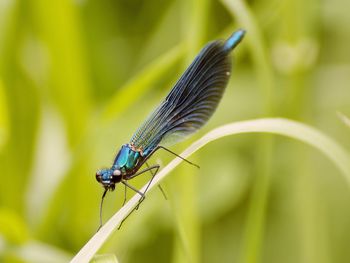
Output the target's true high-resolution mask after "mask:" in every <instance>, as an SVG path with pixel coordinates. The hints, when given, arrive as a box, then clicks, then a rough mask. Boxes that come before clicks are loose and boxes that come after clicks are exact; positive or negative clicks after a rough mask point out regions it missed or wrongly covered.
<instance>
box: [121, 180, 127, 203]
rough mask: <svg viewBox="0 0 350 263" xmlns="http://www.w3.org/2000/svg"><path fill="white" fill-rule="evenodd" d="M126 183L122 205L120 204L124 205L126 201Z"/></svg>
mask: <svg viewBox="0 0 350 263" xmlns="http://www.w3.org/2000/svg"><path fill="white" fill-rule="evenodd" d="M126 189H127V188H126V185H125V184H124V201H123V205H122V206H124V205H125V203H126Z"/></svg>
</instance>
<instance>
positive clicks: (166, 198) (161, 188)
mask: <svg viewBox="0 0 350 263" xmlns="http://www.w3.org/2000/svg"><path fill="white" fill-rule="evenodd" d="M145 164H146V166H147V167H150V166H149V165H148V163H147V162H145ZM150 173H151V175H152V178H153V177H154V176H155V175H156V174H154V175H153V172H152V170H150ZM158 188H159V190H160V191H161V192H162V194H163V196H164V199H165V200H168V197H167V196H166V194H165V192H164V190H163V187H162V186H161V185H160V184H158Z"/></svg>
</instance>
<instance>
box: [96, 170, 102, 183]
mask: <svg viewBox="0 0 350 263" xmlns="http://www.w3.org/2000/svg"><path fill="white" fill-rule="evenodd" d="M101 176H102V173H101V171H97V172H96V180H97V181H98V182H100V181H101Z"/></svg>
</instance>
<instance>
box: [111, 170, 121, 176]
mask: <svg viewBox="0 0 350 263" xmlns="http://www.w3.org/2000/svg"><path fill="white" fill-rule="evenodd" d="M121 174H122V172H121V171H120V170H114V171H113V175H114V176H119V175H121Z"/></svg>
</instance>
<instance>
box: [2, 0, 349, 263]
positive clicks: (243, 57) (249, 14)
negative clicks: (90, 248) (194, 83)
mask: <svg viewBox="0 0 350 263" xmlns="http://www.w3.org/2000/svg"><path fill="white" fill-rule="evenodd" d="M349 9H350V2H348V1H346V0H335V1H328V2H327V1H316V0H311V1H301V0H285V1H277V0H266V1H249V2H248V1H242V0H222V1H209V0H196V1H187V0H179V1H156V0H150V1H139V0H138V1H133V0H131V1H130V0H122V1H112V0H102V1H89V0H74V1H69V0H62V1H44V0H32V1H26V0H21V1H19V0H18V1H14V0H13V1H11V0H2V1H0V168H1V173H0V182H1V183H0V261H1V262H64V261H67V260H69V259H70V258H71V257H72V256H73V255H74V254H75V253H76V252H77V251H78V250H79V248H80V247H82V246H83V245H84V244H85V243H86V241H87V240H88V239H89V237H90V236H91V235H93V233H95V231H96V229H97V227H98V223H99V218H98V216H99V202H100V198H101V194H102V189H101V186H100V185H98V184H97V182H96V180H95V177H94V174H95V171H96V170H97V169H98V168H101V167H103V166H109V165H110V164H111V162H112V160H113V155H114V154H115V153H116V152H117V151H118V149H119V147H120V145H122V144H123V143H126V142H128V140H129V138H130V137H131V135H132V133H133V132H134V131H135V130H136V128H137V127H138V125H140V124H141V122H142V121H143V119H144V118H145V117H146V116H147V115H148V113H149V112H150V111H151V110H152V109H153V108H154V107H155V106H157V103H158V102H159V101H160V100H161V98H163V96H165V94H167V92H168V91H169V90H170V88H171V86H172V85H173V84H174V82H175V81H176V79H177V78H178V77H179V76H180V74H181V72H183V70H184V69H185V67H186V65H187V64H188V63H189V62H190V61H191V59H192V58H193V57H194V55H195V54H196V53H197V52H198V51H199V50H200V48H201V47H202V46H203V44H204V43H205V42H207V41H209V40H212V39H216V38H225V37H227V36H228V35H229V34H230V33H231V32H232V31H234V30H236V29H237V28H238V27H243V28H245V29H247V30H248V32H247V36H246V38H245V39H244V41H243V42H242V43H241V45H240V46H239V47H238V48H237V50H235V67H234V72H233V75H232V78H231V81H230V84H229V86H228V88H227V92H226V94H225V96H224V98H223V100H222V102H221V104H220V107H219V109H218V110H217V112H216V113H215V114H214V116H213V118H212V119H211V120H210V122H209V123H208V125H207V126H205V128H204V129H203V130H201V131H200V132H199V133H198V134H196V135H195V136H193V137H192V138H191V139H190V140H187V141H186V142H184V143H181V144H180V145H178V146H175V147H173V148H172V149H173V150H174V151H180V150H181V149H183V148H184V147H185V146H186V145H188V143H189V142H190V141H192V140H193V139H195V138H198V137H199V136H200V135H201V134H203V133H204V132H205V131H208V130H210V129H211V128H214V127H216V126H218V125H220V124H224V123H228V122H232V121H238V120H245V119H250V118H258V117H266V116H279V117H286V118H291V119H294V120H298V121H301V122H304V123H307V124H309V125H312V126H314V127H315V128H316V129H318V130H320V131H322V132H324V133H326V134H328V135H329V136H330V137H332V138H333V139H334V140H336V141H338V143H339V144H341V145H342V146H343V147H344V148H346V149H349V148H350V130H349V127H348V126H347V125H345V124H344V123H343V122H342V121H341V120H340V119H339V118H338V115H337V112H341V113H342V114H344V116H348V117H349V116H350V88H349V87H350V53H349V43H350V28H349V27H348V25H349V24H350V16H349V15H348V14H347V13H348V10H349ZM343 119H344V118H343ZM170 158H171V156H169V155H168V154H166V153H157V154H156V155H155V156H154V157H153V158H152V161H153V162H160V163H163V164H164V163H166V162H168V161H169V160H170ZM191 160H192V161H194V162H196V163H198V164H199V165H200V166H201V169H200V170H196V169H194V168H193V167H189V166H187V165H186V164H182V165H181V167H180V168H178V169H176V170H175V171H174V172H173V174H172V175H171V176H168V177H167V179H166V180H165V182H164V183H163V188H164V189H165V191H166V192H167V195H168V199H169V200H168V201H166V200H164V198H163V197H162V194H161V193H160V192H159V191H153V192H151V193H150V194H149V196H148V197H147V199H146V201H145V202H144V203H143V204H142V206H141V208H140V209H139V210H138V211H137V212H136V213H134V214H133V215H132V216H131V217H130V218H128V220H127V221H126V222H125V224H124V225H123V228H122V229H121V230H120V231H117V232H116V233H115V234H114V235H113V237H112V238H111V239H110V240H109V242H108V243H107V244H106V245H105V247H104V248H103V249H102V250H101V251H100V253H101V254H102V253H107V254H108V253H113V254H115V255H116V257H117V258H118V260H119V262H148V261H149V262H170V261H171V262H269V263H270V262H317V263H323V262H325V263H326V262H348V261H349V260H350V251H349V249H348V244H349V242H350V220H349V217H350V206H349V205H348V204H349V202H350V194H349V193H350V192H349V189H348V185H347V184H346V182H345V181H344V179H343V178H342V177H341V176H340V175H339V171H338V170H337V169H336V167H335V166H334V165H333V164H332V163H330V162H329V161H328V160H327V159H326V158H325V157H324V156H323V155H322V154H321V152H319V151H317V150H315V149H311V148H310V147H309V146H306V145H303V144H301V143H299V142H296V141H292V140H290V139H286V138H281V137H276V136H266V137H265V136H261V135H242V136H239V137H236V138H225V139H222V140H221V141H218V142H215V143H213V144H210V145H208V146H206V147H205V148H203V149H202V150H201V151H200V152H199V153H197V154H196V155H195V156H193V157H191ZM148 179H149V177H147V176H143V177H141V178H136V179H135V180H133V182H132V183H133V185H135V186H136V187H140V186H142V185H143V184H144V183H145V182H146V181H147V180H148ZM123 194H124V192H123V189H122V187H117V189H116V191H115V192H113V193H109V194H108V196H107V198H106V200H105V207H104V219H106V218H108V217H110V216H111V215H112V214H113V213H114V212H115V211H116V210H118V209H119V207H120V206H121V204H122V200H123ZM132 194H133V193H131V192H129V193H128V195H129V196H131V195H132ZM48 259H50V260H51V261H48ZM95 260H96V261H98V257H96V258H95Z"/></svg>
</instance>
